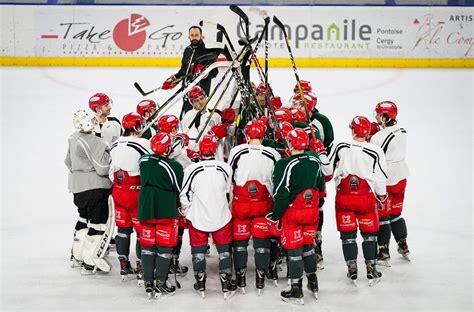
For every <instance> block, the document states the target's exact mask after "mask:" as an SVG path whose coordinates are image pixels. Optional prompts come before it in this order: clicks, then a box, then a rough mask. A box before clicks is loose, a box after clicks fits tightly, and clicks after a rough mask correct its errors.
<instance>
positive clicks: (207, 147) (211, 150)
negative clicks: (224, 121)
mask: <svg viewBox="0 0 474 312" xmlns="http://www.w3.org/2000/svg"><path fill="white" fill-rule="evenodd" d="M217 142H218V139H217V137H216V136H215V135H212V134H206V135H205V136H204V137H203V138H202V140H201V142H199V151H200V152H201V155H203V156H213V155H214V154H215V153H216V150H217Z"/></svg>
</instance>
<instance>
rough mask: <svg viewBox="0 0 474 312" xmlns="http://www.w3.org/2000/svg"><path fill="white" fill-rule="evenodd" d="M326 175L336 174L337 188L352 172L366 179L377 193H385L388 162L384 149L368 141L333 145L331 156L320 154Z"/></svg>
mask: <svg viewBox="0 0 474 312" xmlns="http://www.w3.org/2000/svg"><path fill="white" fill-rule="evenodd" d="M319 158H320V159H321V162H322V171H323V173H324V175H326V176H327V175H331V174H334V183H335V184H336V188H337V186H338V185H339V183H341V180H342V179H344V178H345V177H347V176H348V175H350V174H353V175H356V176H358V177H359V178H361V179H364V180H366V181H367V182H368V183H369V185H370V187H371V189H372V190H373V191H374V192H375V194H377V195H385V194H386V193H387V191H386V184H387V163H386V161H385V155H384V153H383V151H382V149H381V148H380V147H378V146H376V145H374V144H371V143H368V142H357V141H352V142H350V143H346V142H341V143H338V144H337V145H334V146H333V149H332V150H331V154H329V157H328V156H326V155H324V154H323V155H320V156H319Z"/></svg>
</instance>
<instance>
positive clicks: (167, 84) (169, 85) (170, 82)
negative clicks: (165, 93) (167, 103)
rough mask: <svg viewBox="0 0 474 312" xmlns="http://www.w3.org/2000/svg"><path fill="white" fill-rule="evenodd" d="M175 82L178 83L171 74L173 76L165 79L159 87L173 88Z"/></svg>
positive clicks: (164, 88)
mask: <svg viewBox="0 0 474 312" xmlns="http://www.w3.org/2000/svg"><path fill="white" fill-rule="evenodd" d="M177 84H178V80H177V79H176V77H175V76H174V75H173V76H170V77H168V79H166V80H165V82H163V85H162V86H161V89H163V90H169V89H173V88H174V87H176V85H177Z"/></svg>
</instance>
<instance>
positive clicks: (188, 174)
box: [65, 81, 409, 304]
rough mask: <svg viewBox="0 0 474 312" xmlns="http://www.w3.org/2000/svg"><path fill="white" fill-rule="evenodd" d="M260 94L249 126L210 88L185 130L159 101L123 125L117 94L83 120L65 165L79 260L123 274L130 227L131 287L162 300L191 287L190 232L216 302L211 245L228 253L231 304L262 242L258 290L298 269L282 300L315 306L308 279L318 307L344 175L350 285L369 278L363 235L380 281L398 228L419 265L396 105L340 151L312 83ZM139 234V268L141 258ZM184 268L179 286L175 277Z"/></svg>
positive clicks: (341, 215)
mask: <svg viewBox="0 0 474 312" xmlns="http://www.w3.org/2000/svg"><path fill="white" fill-rule="evenodd" d="M254 91H255V93H256V96H257V99H258V101H259V102H260V105H262V107H263V111H264V113H262V114H261V116H259V117H257V118H244V117H242V119H240V116H238V117H237V118H236V115H237V114H236V110H234V109H233V108H231V107H229V108H226V109H223V110H222V111H211V110H209V109H207V107H206V104H207V101H206V98H207V95H206V94H205V91H204V90H203V89H202V88H201V87H199V86H198V85H196V86H194V87H192V89H191V90H190V91H189V92H188V94H187V97H188V99H189V101H190V103H191V104H192V109H191V110H189V111H188V112H186V113H185V114H184V116H183V118H182V120H181V121H180V119H179V118H178V117H176V116H174V115H159V114H158V113H157V112H158V109H159V107H158V105H157V104H156V103H155V102H154V101H152V100H143V101H141V102H140V103H139V104H138V105H137V107H136V112H131V113H129V114H126V115H125V116H123V119H122V121H121V123H120V122H119V120H117V119H116V118H112V117H110V112H111V105H112V100H111V99H110V98H109V96H107V95H105V94H103V93H97V94H95V95H94V96H92V97H91V98H90V100H89V107H90V110H80V111H77V112H76V113H75V115H74V126H75V127H76V128H77V129H78V131H77V132H75V133H74V134H73V135H72V136H71V137H70V138H69V149H68V153H67V157H66V161H65V162H66V165H67V167H68V168H69V171H70V173H69V190H70V191H71V192H72V193H73V195H74V204H75V205H76V206H77V208H78V212H79V219H78V221H77V223H76V226H75V232H74V241H73V246H72V255H71V259H72V260H73V262H74V263H78V264H80V265H81V266H82V272H83V273H84V274H88V273H95V272H97V271H103V272H108V271H110V263H108V261H107V260H105V259H104V255H105V254H106V249H107V246H108V243H109V241H110V238H111V237H110V236H111V235H112V233H113V231H114V225H116V226H117V230H116V231H117V234H116V236H115V245H116V251H117V254H118V260H119V262H120V274H121V276H122V278H123V279H125V278H127V276H133V278H135V277H136V278H137V279H138V282H139V283H140V284H143V285H144V288H145V292H146V294H147V296H148V298H157V297H160V296H163V295H172V294H174V293H175V292H176V287H178V288H179V287H180V286H179V282H178V281H177V280H176V274H179V275H184V274H186V272H187V271H188V268H187V267H185V266H182V265H180V264H179V255H180V250H181V244H182V236H183V233H184V231H185V230H188V232H189V241H190V245H191V254H192V266H193V271H194V277H195V280H196V281H195V284H194V289H195V290H196V291H198V292H199V293H200V294H201V295H202V297H205V290H206V279H207V275H206V255H207V254H208V253H209V252H210V249H214V247H212V248H211V247H210V246H215V249H217V253H218V259H219V260H218V263H219V277H218V278H219V279H220V282H221V286H222V292H223V293H224V298H227V297H229V296H230V295H231V294H233V293H234V292H235V291H236V290H237V289H239V290H240V291H241V292H245V287H247V280H246V270H247V262H248V245H249V242H252V244H253V248H254V252H255V253H254V255H255V256H254V261H255V269H256V274H255V284H254V285H255V287H256V289H257V291H258V294H260V293H261V292H262V290H263V289H264V287H265V281H266V279H268V280H271V281H272V282H273V283H275V285H277V280H278V269H279V266H281V264H282V262H284V261H282V260H285V261H286V267H287V279H288V287H287V288H286V289H284V290H283V291H281V298H282V299H283V300H284V301H289V302H296V303H299V304H303V277H304V275H306V278H307V285H306V286H307V289H308V290H309V292H310V293H311V294H312V295H314V297H315V298H316V299H317V298H318V296H317V293H318V290H319V285H318V277H317V271H318V270H321V269H323V268H324V266H323V255H322V248H321V247H322V235H321V229H322V226H323V216H324V214H323V206H324V202H325V197H326V187H328V186H329V185H330V184H329V181H331V180H333V181H334V184H335V187H336V198H335V212H336V213H335V215H336V224H337V230H338V231H339V232H340V238H341V242H342V250H343V256H344V259H345V261H346V264H347V277H348V278H349V280H350V281H352V282H354V283H355V281H356V280H357V278H358V267H357V255H358V247H357V243H356V237H357V231H358V229H359V231H360V234H361V236H362V238H363V242H362V252H363V256H364V259H365V264H366V278H367V279H368V282H369V285H373V284H375V283H376V282H378V281H379V280H380V278H381V277H382V274H381V273H380V272H379V271H378V270H377V265H385V266H389V260H390V252H389V243H390V238H391V234H392V233H393V236H394V238H395V240H396V242H397V245H398V252H399V253H400V254H401V255H402V256H403V257H405V258H406V259H407V260H409V258H408V256H409V250H408V247H407V243H406V237H407V228H406V224H405V220H404V218H403V217H402V216H401V213H402V209H403V201H404V193H405V187H406V181H407V180H406V179H407V177H408V167H407V164H406V162H405V153H406V131H405V130H404V128H402V127H400V126H399V125H398V123H397V114H398V109H397V106H396V104H395V103H393V102H391V101H383V102H380V103H378V104H377V105H376V106H375V119H376V121H373V122H371V121H369V119H368V118H366V117H363V116H356V117H354V118H353V119H352V120H351V121H350V131H351V132H352V138H353V139H352V140H349V141H343V142H339V143H336V142H333V141H334V133H333V127H332V125H331V122H330V121H329V119H328V118H327V117H326V116H325V115H323V114H321V113H320V112H319V110H318V109H317V107H316V104H317V98H316V96H315V95H314V93H313V90H312V87H311V84H310V82H308V81H301V82H299V81H298V85H297V86H296V87H295V89H294V92H295V94H294V96H293V97H292V99H291V100H290V103H288V105H285V107H283V105H282V103H281V100H280V98H279V97H271V100H270V103H267V101H265V100H264V99H265V97H266V96H268V94H267V93H269V90H268V87H265V85H264V84H261V85H259V86H257V87H255V90H254ZM269 105H271V106H272V109H269V107H266V106H269ZM245 109H246V108H244V110H245ZM239 115H240V112H239ZM241 115H242V116H250V115H249V114H247V115H245V113H242V114H241ZM239 119H240V120H239ZM308 121H309V122H308ZM110 195H111V198H112V199H113V200H109V196H110ZM109 206H110V209H109ZM109 211H114V212H115V215H112V216H109ZM111 213H112V212H111ZM114 217H115V224H111V223H113V219H114ZM133 232H135V233H136V237H137V241H136V256H137V258H138V259H139V260H138V261H137V263H136V266H135V267H132V265H131V263H130V260H129V255H130V245H131V235H132V233H133ZM210 235H211V236H212V241H209V236H210ZM173 273H174V274H175V275H174V276H175V283H174V284H175V285H176V286H175V285H172V283H171V282H169V281H168V276H169V275H170V274H173Z"/></svg>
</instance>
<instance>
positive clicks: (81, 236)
mask: <svg viewBox="0 0 474 312" xmlns="http://www.w3.org/2000/svg"><path fill="white" fill-rule="evenodd" d="M87 231H88V229H87V228H84V229H81V230H78V231H75V232H74V240H73V241H72V256H73V257H74V258H75V259H76V260H77V261H83V260H84V257H83V252H82V250H83V248H84V242H85V241H86V237H87Z"/></svg>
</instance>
